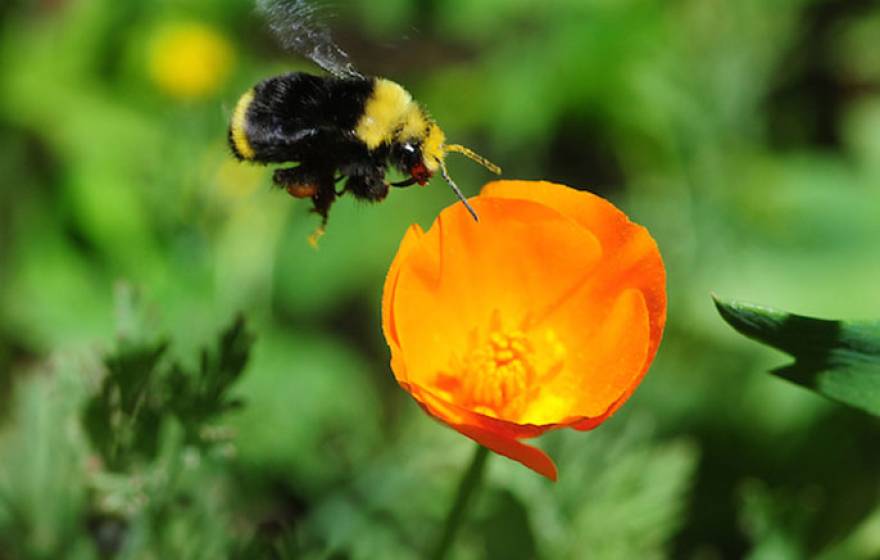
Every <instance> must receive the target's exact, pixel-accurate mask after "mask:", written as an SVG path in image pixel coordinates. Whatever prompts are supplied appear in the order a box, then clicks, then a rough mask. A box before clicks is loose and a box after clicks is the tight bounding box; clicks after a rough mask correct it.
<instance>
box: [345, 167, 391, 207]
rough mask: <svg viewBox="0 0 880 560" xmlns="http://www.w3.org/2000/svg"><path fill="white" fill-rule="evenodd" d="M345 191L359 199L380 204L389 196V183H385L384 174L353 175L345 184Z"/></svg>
mask: <svg viewBox="0 0 880 560" xmlns="http://www.w3.org/2000/svg"><path fill="white" fill-rule="evenodd" d="M345 190H347V191H349V192H351V193H352V194H353V195H354V196H355V197H357V198H360V199H363V200H369V201H370V202H379V201H380V200H383V199H384V198H385V197H386V196H388V183H386V182H385V175H384V173H382V174H378V173H377V174H369V175H351V176H350V177H349V178H348V181H347V182H346V183H345Z"/></svg>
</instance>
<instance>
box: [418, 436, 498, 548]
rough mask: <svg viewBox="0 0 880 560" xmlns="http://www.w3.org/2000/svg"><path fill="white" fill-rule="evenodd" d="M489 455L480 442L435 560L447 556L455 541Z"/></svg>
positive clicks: (453, 506) (457, 496) (438, 545)
mask: <svg viewBox="0 0 880 560" xmlns="http://www.w3.org/2000/svg"><path fill="white" fill-rule="evenodd" d="M488 457H489V449H487V448H486V447H483V446H482V445H479V444H478V445H477V450H476V452H475V453H474V458H473V459H471V465H470V466H469V467H468V470H467V472H465V473H464V476H463V477H461V482H459V484H458V493H457V495H456V496H455V503H454V504H452V509H451V510H449V515H448V516H447V517H446V523H445V524H444V526H443V533H442V535H441V536H440V540H439V541H437V546H436V547H435V548H434V554H433V555H432V556H431V558H432V559H433V560H443V558H446V555H447V553H449V549H450V548H451V547H452V543H453V542H455V536H456V534H457V533H458V529H459V528H460V527H461V525H462V523H463V522H464V517H465V512H466V511H467V507H468V504H469V503H470V501H471V497H472V496H473V494H474V491H475V490H476V489H477V488H479V486H480V482H481V480H482V479H483V470H484V467H485V466H486V459H488Z"/></svg>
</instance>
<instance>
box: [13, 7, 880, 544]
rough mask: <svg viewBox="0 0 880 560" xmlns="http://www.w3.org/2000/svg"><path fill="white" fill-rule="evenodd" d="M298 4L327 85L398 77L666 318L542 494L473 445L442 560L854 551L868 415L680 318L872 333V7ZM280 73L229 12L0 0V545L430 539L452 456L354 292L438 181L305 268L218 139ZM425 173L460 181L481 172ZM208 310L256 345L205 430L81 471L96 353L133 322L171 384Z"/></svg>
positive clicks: (283, 64)
mask: <svg viewBox="0 0 880 560" xmlns="http://www.w3.org/2000/svg"><path fill="white" fill-rule="evenodd" d="M329 11H330V13H331V14H332V17H331V18H330V19H329V20H328V21H329V24H330V25H331V27H332V28H333V30H334V36H335V37H336V39H337V40H338V42H339V43H340V44H341V45H342V46H343V48H345V49H347V50H348V51H349V52H351V53H353V57H352V58H353V59H354V61H355V63H356V64H357V66H358V68H359V69H361V70H362V71H363V72H365V73H369V74H378V75H383V76H387V77H389V78H392V79H394V80H395V81H398V82H400V83H402V84H404V85H405V86H406V87H407V88H408V89H409V90H410V91H411V92H412V93H413V95H414V96H415V97H416V98H417V99H418V100H420V101H421V102H422V103H423V104H424V105H425V106H426V107H428V108H429V110H430V112H431V114H432V115H433V116H434V117H435V118H436V119H437V121H438V122H439V124H440V125H441V126H442V127H443V129H444V130H445V131H446V133H447V135H448V137H449V138H450V140H451V141H453V142H460V143H463V144H466V145H468V146H471V147H473V148H474V149H475V150H477V151H478V152H480V153H482V154H484V155H486V156H487V157H489V158H490V159H491V160H493V161H495V162H497V163H498V164H499V165H501V166H502V167H503V168H504V177H506V178H521V179H544V180H550V181H556V182H563V183H566V184H569V185H571V186H575V187H578V188H584V189H588V190H591V191H593V192H596V193H599V194H601V195H603V196H606V197H608V198H610V199H611V200H612V201H614V202H615V203H616V204H618V205H619V206H620V207H621V208H623V209H624V210H625V211H626V212H627V213H628V214H629V215H630V216H631V217H632V219H633V220H634V221H637V222H639V223H641V224H643V225H645V226H647V227H648V228H649V229H650V230H651V232H652V233H653V235H654V236H655V238H656V239H657V241H658V243H659V245H660V248H661V251H662V253H663V256H664V259H665V261H666V266H667V271H668V290H669V323H668V327H667V330H666V333H665V337H664V342H663V344H662V346H661V348H660V352H659V354H658V356H657V359H656V361H655V363H654V365H653V367H652V369H651V371H650V373H649V374H648V376H647V377H646V379H645V381H644V382H643V384H642V386H641V388H640V389H639V390H638V391H637V392H636V393H635V395H634V397H633V398H632V400H631V401H630V402H629V403H628V404H627V405H626V406H625V407H624V408H623V409H622V410H621V411H620V412H619V413H618V414H617V415H615V417H614V418H613V419H611V420H610V421H608V422H607V423H606V424H604V425H603V426H602V427H600V428H599V429H598V430H596V431H595V432H590V433H576V432H573V431H566V432H560V433H553V434H550V435H548V436H545V437H543V438H541V440H539V442H538V443H539V445H541V446H542V447H543V448H545V449H546V450H548V451H549V452H550V453H551V454H552V455H553V456H554V458H556V459H557V464H558V466H559V470H560V481H559V482H558V483H557V484H555V485H554V484H552V483H550V482H548V481H546V480H544V479H542V478H541V477H539V476H538V475H536V474H534V473H532V472H530V471H528V470H526V469H524V468H523V467H521V466H520V465H518V464H515V463H513V462H510V461H507V460H505V459H502V458H499V457H492V458H491V460H490V464H489V471H488V476H487V484H486V487H485V488H484V490H483V492H482V493H481V494H480V496H479V499H478V501H477V502H476V504H475V507H474V510H473V512H472V515H471V516H470V518H469V523H468V525H467V527H466V528H465V530H464V531H463V532H462V534H461V536H460V539H459V542H458V544H457V547H456V549H455V555H454V557H456V558H514V559H515V558H546V559H556V558H600V559H605V558H611V559H614V558H664V557H673V558H693V559H716V558H719V559H720V558H743V557H750V558H773V559H776V558H782V559H785V558H805V557H816V556H818V555H825V557H828V558H837V557H840V558H876V557H880V509H877V503H878V495H880V492H878V491H880V484H878V477H877V473H878V472H880V445H878V433H880V432H878V424H877V420H876V419H873V418H871V417H868V416H866V415H863V414H861V413H859V412H856V411H853V410H849V409H845V408H844V407H841V406H839V405H835V404H832V403H830V402H828V401H825V400H823V399H822V398H820V397H818V396H815V395H812V394H810V393H808V392H807V391H804V390H803V389H801V388H798V387H796V386H794V385H791V384H788V383H786V382H785V381H783V380H780V379H777V378H773V377H771V376H767V375H766V374H764V373H763V372H764V371H765V370H767V369H769V368H771V367H774V366H778V365H781V364H782V363H784V361H785V358H784V357H782V356H781V355H780V354H778V353H776V352H774V351H772V350H768V349H764V348H760V347H758V346H757V345H754V344H752V343H749V342H748V341H746V340H745V339H743V338H741V337H739V336H738V335H736V334H735V333H734V332H733V331H732V330H730V329H729V328H728V327H727V326H726V325H725V324H724V323H723V322H722V321H721V320H720V319H719V318H718V316H717V314H716V312H715V309H714V306H713V304H712V301H711V299H710V293H711V292H716V293H718V294H721V295H723V296H725V297H731V298H739V299H743V300H748V301H759V302H768V303H772V304H773V305H775V306H777V307H780V308H783V309H787V310H791V311H794V312H798V313H801V314H806V315H814V316H822V317H850V318H871V317H874V318H876V317H880V290H878V289H877V286H878V285H880V244H878V241H880V49H878V38H880V3H878V2H876V1H868V0H864V1H840V2H831V1H806V0H774V1H766V0H741V1H722V0H676V1H664V0H616V1H615V0H553V1H547V2H526V1H521V0H518V1H510V0H505V1H502V0H481V1H479V2H473V1H467V0H421V1H406V0H390V1H385V2H369V1H363V2H350V3H341V2H340V3H337V5H335V6H334V7H333V8H332V9H331V10H329ZM190 23H198V24H201V25H205V26H209V28H211V29H213V31H214V33H216V34H218V35H219V36H220V37H221V38H225V39H224V40H225V41H227V42H228V43H229V47H230V49H231V53H232V55H233V60H231V61H230V65H229V68H228V73H227V74H226V75H225V76H222V79H221V80H220V82H219V83H218V87H217V88H214V89H212V90H211V91H210V92H208V93H207V94H206V95H203V96H199V97H196V98H186V99H184V98H180V97H179V96H175V95H172V94H171V93H170V92H168V91H165V90H163V88H162V87H161V86H160V84H158V83H157V82H156V81H155V80H154V79H153V77H152V75H151V73H150V57H151V48H153V47H152V46H153V45H154V44H155V41H156V37H158V36H159V35H160V34H161V32H162V30H163V29H167V28H168V26H174V25H186V24H190ZM308 69H312V70H313V69H314V68H313V67H311V66H309V65H308V64H307V63H306V62H305V61H303V60H302V59H300V58H298V57H297V56H296V55H295V54H290V53H284V52H282V51H281V50H280V49H278V48H277V46H276V45H275V43H274V41H273V39H272V37H270V36H269V34H268V33H267V31H266V25H265V22H264V21H263V19H262V18H261V17H260V16H259V14H257V13H256V12H255V11H254V8H253V5H252V4H251V3H249V2H245V1H241V2H233V1H232V0H224V1H216V0H215V1H208V0H186V1H184V0H180V1H171V0H152V1H144V2H120V1H117V0H42V1H39V2H26V1H20V0H19V1H16V0H12V1H7V2H4V3H3V4H2V5H0V418H2V425H3V431H2V435H0V559H2V560H10V559H18V558H28V559H29V558H47V559H49V558H67V557H70V558H99V557H110V558H225V557H241V558H260V557H281V558H299V557H303V558H404V559H406V558H420V557H423V554H424V551H425V550H426V549H427V548H429V545H430V543H431V542H432V539H434V538H435V535H436V533H437V531H438V530H439V526H440V523H441V521H442V519H443V516H444V514H445V512H446V510H447V508H448V506H449V500H450V498H451V495H452V492H453V490H454V487H455V484H456V483H457V480H458V477H459V476H460V474H461V472H462V471H463V470H464V468H465V466H466V464H467V461H468V458H469V457H470V454H471V451H472V447H473V445H472V443H471V442H470V440H467V439H465V438H463V437H461V436H459V435H458V434H456V433H454V432H452V431H451V430H448V429H446V428H444V427H442V426H440V425H439V424H436V423H434V422H432V421H431V420H430V419H428V418H427V417H426V416H425V415H424V414H423V413H422V411H421V410H420V409H419V408H418V407H417V406H416V405H415V404H414V403H413V402H412V401H411V399H410V398H409V397H408V395H406V394H405V393H404V392H403V391H402V390H400V389H399V388H398V387H397V385H396V384H395V382H394V380H393V376H392V375H391V372H390V368H389V366H388V350H387V347H386V346H385V344H384V341H383V339H382V335H381V330H380V321H379V314H380V310H379V305H380V294H381V287H382V282H383V279H384V274H385V271H386V270H387V267H388V264H389V263H390V261H391V259H392V257H393V255H394V252H395V250H396V248H397V244H398V242H399V240H400V238H401V237H402V234H403V232H404V230H405V228H406V227H407V226H408V225H409V224H411V223H413V222H415V223H420V224H421V225H422V226H424V227H427V226H428V225H429V224H430V223H431V221H432V220H433V218H434V216H436V214H437V213H438V212H439V210H440V209H442V208H443V207H445V206H446V205H448V204H450V203H451V202H452V194H451V193H450V192H449V190H448V189H447V188H446V187H445V186H444V185H443V184H442V183H440V182H438V181H434V182H433V183H432V184H431V186H429V187H427V188H424V189H421V188H418V187H414V188H411V189H408V190H401V191H395V192H393V193H391V196H389V198H388V200H386V201H385V202H383V203H382V204H379V205H375V206H369V205H365V204H363V203H358V202H356V201H354V200H351V199H350V198H345V199H342V200H341V201H339V202H337V204H336V205H335V206H334V208H333V211H332V213H331V217H330V223H329V228H328V233H327V235H326V236H325V237H324V238H323V239H322V240H321V244H320V248H319V250H317V251H315V250H313V249H312V248H311V247H309V245H308V243H307V242H306V237H307V236H308V234H309V233H310V232H311V231H312V230H313V229H314V228H315V226H316V225H317V219H316V218H315V217H314V216H312V215H310V214H309V213H308V211H307V208H308V204H307V203H306V202H303V201H295V200H293V199H291V198H289V197H288V196H287V195H285V194H284V193H282V192H279V191H276V190H273V189H272V188H271V187H270V172H269V171H268V170H266V169H261V168H255V169H250V168H246V167H244V166H241V165H239V164H237V163H235V162H234V161H232V159H231V156H230V154H229V153H228V148H227V146H226V126H227V122H228V118H229V115H230V113H231V111H232V108H233V107H234V105H235V102H236V100H237V99H238V96H239V95H240V94H241V93H242V92H243V91H245V90H246V89H247V88H249V87H250V86H251V85H253V84H254V83H255V82H257V81H259V80H260V79H263V78H265V77H268V76H271V75H274V74H278V73H281V72H284V71H288V70H308ZM449 164H450V168H451V169H450V170H451V173H452V174H453V176H454V177H455V178H456V180H457V182H458V183H459V184H460V185H461V186H462V188H463V189H464V190H465V191H466V193H468V194H476V193H477V192H478V191H479V188H480V186H481V185H482V184H483V183H484V182H485V181H487V180H488V179H490V177H489V176H488V174H487V173H486V172H485V171H484V170H482V169H481V168H479V167H477V166H476V165H473V164H472V163H470V162H468V161H467V160H466V159H464V158H460V157H456V156H451V157H450V159H449ZM239 311H243V312H244V315H245V317H246V318H247V320H248V324H249V327H248V329H249V331H250V332H251V333H252V334H253V335H254V336H255V340H256V342H255V345H254V347H253V351H252V355H251V360H250V362H249V364H248V367H247V369H246V371H245V373H244V375H243V376H242V378H241V379H240V381H239V382H238V383H237V384H236V385H235V386H234V388H233V390H232V393H233V394H234V395H235V397H236V398H238V399H240V400H241V401H242V402H243V406H241V407H239V408H237V409H236V410H234V411H232V412H228V413H226V414H224V415H223V416H222V417H220V418H219V422H218V424H220V425H221V426H222V427H223V428H224V429H227V430H230V432H231V433H234V434H235V436H234V437H233V438H232V439H229V440H226V441H225V442H224V443H223V444H222V445H215V446H212V447H210V448H209V449H202V448H198V449H193V448H190V447H188V446H185V445H178V444H176V443H175V442H178V443H179V440H180V438H179V437H176V436H175V434H174V427H173V426H171V427H165V428H163V431H162V433H161V442H160V448H161V450H160V452H159V456H158V458H157V459H155V460H154V461H153V462H151V463H148V464H143V465H140V466H135V467H133V468H132V469H130V470H128V471H126V472H124V473H113V474H112V475H111V474H110V473H106V472H102V470H101V466H100V464H98V463H96V462H95V458H94V454H93V451H92V450H91V449H90V446H89V443H88V438H87V437H86V436H85V435H84V433H83V428H82V425H81V423H80V421H79V420H80V414H81V409H82V407H83V403H84V402H85V400H86V399H88V398H89V397H90V396H91V395H93V394H95V392H96V391H97V387H98V386H99V384H100V380H101V378H102V376H103V375H104V368H103V366H102V356H104V355H106V354H107V353H108V352H112V351H113V349H114V348H116V346H117V343H118V342H119V341H120V340H131V339H139V338H144V337H146V338H150V337H156V336H160V335H161V336H167V337H168V338H169V340H170V341H171V350H170V353H171V355H173V356H174V357H175V358H177V359H179V361H180V362H182V363H183V364H186V365H190V366H192V365H193V364H196V362H197V351H198V349H199V348H200V347H202V346H205V345H208V346H210V345H212V344H213V340H214V339H215V337H216V334H217V333H218V332H219V331H220V330H221V329H223V328H224V327H225V326H226V325H228V324H229V323H230V322H231V320H232V318H233V317H234V316H235V315H236V313H237V312H239ZM169 465H174V467H171V466H169ZM169 481H172V482H169ZM156 488H161V489H162V492H158V493H157V492H154V491H153V490H151V489H156ZM160 501H161V502H162V503H163V504H164V505H163V508H161V510H157V509H156V508H155V507H153V505H155V503H158V502H160ZM273 555H274V556H273Z"/></svg>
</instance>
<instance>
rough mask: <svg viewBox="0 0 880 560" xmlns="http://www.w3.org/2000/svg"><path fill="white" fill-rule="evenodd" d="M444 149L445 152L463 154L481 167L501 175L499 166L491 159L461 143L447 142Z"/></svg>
mask: <svg viewBox="0 0 880 560" xmlns="http://www.w3.org/2000/svg"><path fill="white" fill-rule="evenodd" d="M445 149H446V151H447V152H455V153H458V154H461V155H463V156H465V157H466V158H468V159H470V160H472V161H475V162H477V163H479V164H480V165H482V166H483V167H485V168H486V169H488V170H489V171H491V172H492V173H494V174H495V175H501V168H500V167H498V166H497V165H495V164H494V163H492V162H491V161H489V160H488V159H486V158H484V157H483V156H481V155H480V154H478V153H477V152H475V151H473V150H472V149H470V148H465V147H464V146H462V145H461V144H447V145H446V146H445Z"/></svg>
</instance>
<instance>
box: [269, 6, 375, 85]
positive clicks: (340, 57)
mask: <svg viewBox="0 0 880 560" xmlns="http://www.w3.org/2000/svg"><path fill="white" fill-rule="evenodd" d="M257 9H258V10H259V11H260V12H261V13H263V14H264V15H265V16H266V18H267V19H268V20H269V27H270V29H272V32H273V33H274V34H275V35H276V36H277V37H278V40H279V41H280V42H281V44H282V45H283V46H284V47H285V48H287V49H291V50H294V51H296V52H298V53H300V54H302V55H304V56H307V57H308V58H310V59H311V60H312V61H313V62H314V63H315V64H317V65H318V66H320V67H321V68H323V69H324V70H326V71H327V72H330V73H331V74H333V75H334V76H337V77H340V78H362V77H363V76H362V75H361V74H360V73H359V72H358V71H357V70H355V69H354V66H353V65H352V64H351V61H349V59H348V54H346V52H345V51H344V50H342V49H340V48H339V46H337V45H336V43H334V42H333V38H332V37H331V36H330V29H329V28H328V27H327V26H326V25H325V24H324V23H323V22H322V21H321V18H320V15H319V13H318V12H319V10H320V8H319V7H318V6H316V5H314V4H313V3H311V2H307V1H306V0H257Z"/></svg>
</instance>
